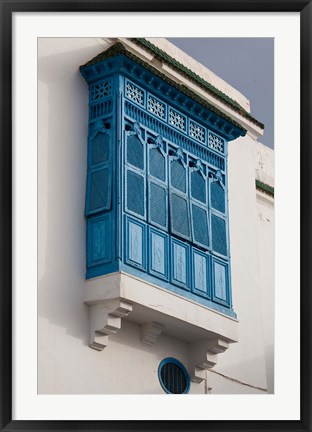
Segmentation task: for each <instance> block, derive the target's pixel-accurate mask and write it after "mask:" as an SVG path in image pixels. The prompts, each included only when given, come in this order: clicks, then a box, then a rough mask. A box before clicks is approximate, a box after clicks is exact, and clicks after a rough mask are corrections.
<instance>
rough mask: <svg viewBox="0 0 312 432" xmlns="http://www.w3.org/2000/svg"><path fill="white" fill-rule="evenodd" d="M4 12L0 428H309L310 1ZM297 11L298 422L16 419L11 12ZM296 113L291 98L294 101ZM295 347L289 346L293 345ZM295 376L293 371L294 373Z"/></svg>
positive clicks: (53, 5)
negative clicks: (298, 110) (13, 381)
mask: <svg viewBox="0 0 312 432" xmlns="http://www.w3.org/2000/svg"><path fill="white" fill-rule="evenodd" d="M0 7H1V9H0V13H1V25H0V27H1V93H0V94H1V97H0V100H1V120H0V121H1V123H0V131H1V145H0V161H1V170H0V179H1V180H0V186H1V187H0V194H1V195H0V209H1V225H0V226H1V231H0V240H1V249H0V258H1V260H0V277H1V287H0V288H1V290H0V301H1V312H0V316H1V318H0V319H1V332H0V346H1V359H0V362H1V366H0V368H1V386H0V387H1V388H0V404H1V413H0V415H1V417H0V422H1V431H18V430H23V431H26V430H27V431H36V430H44V431H48V430H49V431H69V430H75V431H80V430H81V431H82V430H84V431H96V430H104V431H110V430H118V431H130V430H132V431H141V430H142V431H143V430H144V431H149V430H151V431H157V430H159V431H160V430H161V431H163V432H165V431H166V430H178V431H189V430H203V431H206V430H207V431H208V430H209V431H210V432H212V431H224V432H225V431H233V430H237V431H240V430H242V431H244V430H248V431H254V430H255V431H271V430H272V431H273V430H278V431H286V430H287V431H288V430H289V431H290V430H294V431H295V430H296V431H310V430H312V422H311V319H310V316H311V315H310V310H311V294H310V285H311V276H310V266H311V247H312V246H311V195H310V194H311V175H310V166H311V150H310V145H311V115H312V113H311V100H312V98H311V96H312V94H311V78H312V76H311V62H312V57H311V50H312V44H311V39H312V35H311V32H312V28H311V22H312V19H311V18H312V4H311V0H309V1H307V0H297V1H295V0H290V1H288V0H270V1H268V0H263V1H260V0H239V1H236V0H215V1H209V0H206V1H193V2H191V1H181V0H180V1H173V0H166V1H162V0H160V1H157V2H154V1H148V2H146V1H144V0H141V1H139V0H136V1H118V0H117V1H116V0H115V1H113V0H110V1H105V0H99V1H89V2H87V1H83V0H81V1H80V0H78V1H77V0H76V1H64V2H62V1H43V0H32V1H28V0H25V1H9V0H0ZM96 11H112V12H149V13H153V12H212V11H214V12H253V13H258V12H300V33H301V36H300V45H301V47H300V67H301V75H300V78H301V90H300V97H301V126H300V139H301V148H300V150H301V156H300V157H301V160H300V171H301V174H300V175H301V188H300V198H301V208H300V211H301V217H300V224H301V227H300V233H301V234H300V241H301V261H300V272H301V273H300V274H301V277H300V282H301V294H300V305H301V309H300V310H301V315H300V325H301V334H300V342H301V362H300V385H301V391H300V392H301V393H300V397H301V402H300V404H301V405H300V406H301V418H300V420H298V421H244V420H238V421H201V420H200V421H194V420H190V421H163V420H161V421H139V420H135V421H14V420H12V360H13V359H12V15H13V13H14V12H96ZM289 109H291V101H289ZM290 229H291V228H290ZM290 342H291V341H290ZM290 374H291V372H290Z"/></svg>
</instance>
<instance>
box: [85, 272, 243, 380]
mask: <svg viewBox="0 0 312 432" xmlns="http://www.w3.org/2000/svg"><path fill="white" fill-rule="evenodd" d="M85 303H86V304H88V305H89V307H90V312H91V313H90V319H91V322H90V346H91V347H92V348H95V349H98V350H102V349H104V348H105V346H107V344H108V336H109V334H110V333H111V332H116V331H118V329H119V328H120V326H121V319H128V320H130V321H133V322H135V323H137V324H139V325H141V326H142V333H141V341H142V344H144V345H147V346H152V345H153V344H154V343H157V337H158V336H159V335H160V334H161V333H162V332H163V333H165V334H168V335H170V336H172V337H175V338H177V339H180V340H182V341H185V342H187V343H188V344H189V360H190V361H189V366H190V375H191V378H192V380H193V381H194V382H200V381H201V380H202V379H204V374H203V373H202V370H203V369H206V368H211V367H214V366H215V364H216V363H217V358H218V354H219V353H222V352H224V351H225V350H226V349H228V347H229V344H231V343H233V342H237V341H238V321H237V320H236V319H234V318H231V317H228V316H226V315H224V314H222V313H220V312H217V311H215V310H213V309H210V308H208V307H205V306H203V305H201V304H198V303H195V302H194V301H191V300H188V299H186V298H183V297H181V296H179V295H177V294H175V293H172V292H170V291H168V290H165V289H163V288H160V287H158V286H156V285H153V284H151V283H148V282H146V281H143V280H141V279H139V278H137V277H134V276H132V275H129V274H126V273H124V272H117V273H112V274H109V275H106V276H100V277H97V278H94V279H90V280H88V281H87V282H86V296H85ZM120 311H121V312H120ZM119 312H120V313H119ZM112 323H113V324H112Z"/></svg>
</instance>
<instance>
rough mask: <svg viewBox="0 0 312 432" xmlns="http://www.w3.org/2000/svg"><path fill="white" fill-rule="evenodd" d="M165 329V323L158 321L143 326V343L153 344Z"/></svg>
mask: <svg viewBox="0 0 312 432" xmlns="http://www.w3.org/2000/svg"><path fill="white" fill-rule="evenodd" d="M163 329H164V325H163V324H160V323H158V322H154V321H153V322H150V323H147V324H144V325H143V326H142V333H141V342H142V344H143V345H146V346H152V345H154V343H155V342H156V340H157V338H158V336H159V335H160V334H161V332H162V331H163Z"/></svg>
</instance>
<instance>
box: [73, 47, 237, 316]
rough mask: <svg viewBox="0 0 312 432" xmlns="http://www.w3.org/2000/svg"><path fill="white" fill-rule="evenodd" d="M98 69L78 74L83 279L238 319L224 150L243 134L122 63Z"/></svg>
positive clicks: (119, 59)
mask: <svg viewBox="0 0 312 432" xmlns="http://www.w3.org/2000/svg"><path fill="white" fill-rule="evenodd" d="M101 62H102V63H103V67H99V68H96V67H94V64H93V63H92V62H90V63H89V64H87V65H85V66H84V67H82V68H81V72H82V74H83V75H84V77H85V78H86V80H87V82H88V83H89V93H90V97H89V136H88V173H87V196H86V211H85V215H86V218H87V277H88V278H91V277H95V276H100V275H105V274H109V273H111V272H116V271H121V270H122V271H124V272H128V273H129V274H133V275H134V276H136V277H139V278H141V279H143V280H145V281H146V282H148V283H153V284H155V285H158V286H159V287H161V288H163V289H166V290H168V291H169V292H170V291H171V292H174V293H175V294H178V295H180V296H183V297H186V298H188V299H191V300H192V301H195V302H198V303H201V304H204V305H206V306H209V307H212V308H215V309H217V310H219V311H221V312H222V313H225V314H227V315H231V316H235V313H234V312H233V310H232V304H231V284H230V258H229V250H230V247H229V235H228V231H229V229H228V225H229V219H228V206H227V141H228V140H230V139H233V138H235V137H237V136H240V135H242V134H243V132H242V130H240V129H239V128H238V127H237V126H236V125H235V124H234V123H231V122H230V121H229V119H226V118H224V116H223V114H222V113H220V114H219V115H217V114H216V113H215V112H212V111H209V109H208V108H206V107H204V106H202V105H200V103H199V102H198V101H197V102H195V101H194V100H193V99H191V98H190V96H188V95H187V94H185V93H183V92H182V91H180V90H177V89H176V88H174V86H173V85H171V84H170V83H168V82H167V81H168V80H167V79H166V80H165V79H162V78H161V77H160V76H159V75H155V74H153V73H152V72H151V71H150V70H148V68H144V67H143V66H142V64H138V63H136V62H135V61H134V60H132V59H129V58H127V57H126V56H125V55H124V54H122V55H116V53H115V52H114V54H113V57H112V58H109V57H108V58H107V59H104V60H101ZM106 62H109V66H108V67H106V66H105V64H106ZM104 70H107V74H105V73H104V72H103V71H104ZM177 101H179V103H177ZM189 107H192V110H189ZM210 119H212V121H210ZM227 131H228V132H227Z"/></svg>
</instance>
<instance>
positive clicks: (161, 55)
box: [132, 38, 264, 129]
mask: <svg viewBox="0 0 312 432" xmlns="http://www.w3.org/2000/svg"><path fill="white" fill-rule="evenodd" d="M132 41H134V42H135V43H137V44H138V45H141V46H143V47H144V48H146V49H147V50H149V51H150V52H152V53H153V54H154V55H155V56H156V57H157V58H158V59H159V60H161V61H163V62H165V63H167V64H169V65H170V66H171V67H172V68H173V69H175V70H176V71H178V72H180V73H181V74H182V75H184V76H186V77H187V78H188V79H190V80H191V81H193V82H194V83H196V84H197V85H199V87H201V88H202V89H203V90H205V91H207V92H208V93H210V94H212V95H213V96H214V97H216V98H217V99H219V100H222V102H223V103H225V104H226V105H228V106H229V107H231V108H232V109H233V110H234V111H236V112H238V113H239V114H240V115H241V116H242V117H244V118H246V119H248V120H249V121H250V122H252V123H254V124H256V125H257V126H258V127H260V128H261V129H264V124H263V123H261V122H259V121H258V120H256V119H255V118H254V117H252V116H251V115H250V114H249V113H248V112H247V111H246V110H245V109H244V108H243V107H242V106H241V105H239V104H238V103H237V102H236V101H234V100H233V99H231V98H230V97H229V96H227V95H226V94H224V93H223V92H221V91H220V90H219V89H217V88H216V87H214V86H213V85H212V84H210V83H209V82H207V81H205V80H204V79H203V78H201V77H200V76H199V75H197V74H196V73H195V72H193V71H192V70H191V69H189V68H187V67H186V66H184V65H183V64H182V63H180V62H179V61H177V60H175V59H174V58H173V57H171V56H170V55H169V54H167V53H166V52H165V51H163V50H162V49H160V48H158V47H157V46H156V45H154V44H152V43H151V42H150V41H148V40H147V39H145V38H132Z"/></svg>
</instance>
